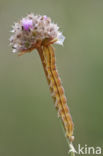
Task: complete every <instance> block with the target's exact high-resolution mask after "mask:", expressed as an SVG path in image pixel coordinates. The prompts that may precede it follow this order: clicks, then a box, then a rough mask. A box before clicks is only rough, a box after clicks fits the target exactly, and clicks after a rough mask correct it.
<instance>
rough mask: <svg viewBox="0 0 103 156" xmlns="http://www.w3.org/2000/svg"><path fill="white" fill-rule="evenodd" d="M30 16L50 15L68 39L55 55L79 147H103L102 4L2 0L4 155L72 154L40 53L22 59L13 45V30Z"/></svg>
mask: <svg viewBox="0 0 103 156" xmlns="http://www.w3.org/2000/svg"><path fill="white" fill-rule="evenodd" d="M31 12H34V13H36V14H43V15H48V16H50V17H51V18H52V19H53V21H54V22H55V23H57V24H58V25H59V26H60V28H61V31H62V32H63V34H64V35H65V36H66V40H65V42H64V46H63V47H62V46H55V48H56V52H55V53H56V60H57V68H58V71H59V73H60V76H61V79H62V82H63V86H64V88H65V93H66V96H67V99H68V105H69V108H70V111H71V114H72V118H73V121H74V124H75V130H74V135H75V141H74V145H75V147H76V148H77V146H78V144H81V146H84V145H87V146H88V147H90V146H94V147H96V146H100V147H102V145H103V121H102V120H103V82H102V81H103V0H98V1H97V0H85V1H83V0H28V1H27V0H8V1H7V0H0V28H1V29H0V37H1V38H0V155H1V156H34V155H37V156H48V155H49V156H57V155H58V156H67V155H68V154H67V151H68V145H67V142H66V140H65V137H64V134H63V132H62V129H61V125H60V123H59V122H58V118H57V114H56V111H55V108H54V103H53V100H52V98H51V96H50V93H49V89H48V85H47V81H46V78H45V75H44V71H43V68H42V65H41V62H40V58H39V56H38V53H37V52H36V51H33V52H32V53H30V54H25V55H23V56H21V57H18V56H17V55H16V54H13V53H12V49H11V47H10V46H9V41H8V40H9V37H10V35H11V34H10V30H11V25H12V24H13V23H14V22H15V21H18V20H19V19H20V18H21V17H23V16H26V15H27V14H28V13H31ZM102 152H103V151H102Z"/></svg>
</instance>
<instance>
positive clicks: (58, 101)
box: [38, 45, 74, 142]
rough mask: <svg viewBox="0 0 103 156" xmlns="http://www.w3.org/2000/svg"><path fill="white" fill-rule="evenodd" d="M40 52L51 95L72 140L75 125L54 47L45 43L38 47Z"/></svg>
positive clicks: (68, 136) (66, 132) (67, 134)
mask: <svg viewBox="0 0 103 156" xmlns="http://www.w3.org/2000/svg"><path fill="white" fill-rule="evenodd" d="M38 53H39V55H40V58H41V61H42V65H43V68H44V72H45V75H46V78H47V81H48V85H49V88H50V91H51V96H52V98H53V99H54V102H55V107H56V110H57V112H58V117H59V118H60V119H61V121H62V123H63V127H64V129H65V134H66V137H67V138H68V139H69V140H70V141H71V142H72V141H73V139H74V137H73V129H74V125H73V121H72V117H71V115H70V111H69V108H68V105H67V99H66V96H65V93H64V88H63V86H62V83H61V79H60V77H59V74H58V71H57V69H56V59H55V53H54V48H53V47H52V46H51V45H47V46H46V45H45V46H42V47H40V48H38Z"/></svg>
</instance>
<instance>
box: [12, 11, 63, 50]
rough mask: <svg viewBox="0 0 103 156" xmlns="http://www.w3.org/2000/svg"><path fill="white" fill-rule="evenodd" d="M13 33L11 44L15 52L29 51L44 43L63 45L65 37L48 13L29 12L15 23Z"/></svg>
mask: <svg viewBox="0 0 103 156" xmlns="http://www.w3.org/2000/svg"><path fill="white" fill-rule="evenodd" d="M11 32H12V33H13V34H12V36H11V37H10V44H11V45H12V48H13V52H22V51H29V50H31V49H34V48H37V47H38V42H39V43H40V44H39V46H41V45H43V44H44V43H49V44H53V43H56V44H60V45H62V44H63V42H64V39H65V37H64V36H63V35H62V33H61V32H60V31H59V27H58V26H57V24H54V23H53V22H51V19H50V18H49V17H47V16H46V15H44V16H41V15H34V14H29V15H27V16H26V17H25V18H22V19H21V20H20V21H19V22H17V23H15V24H14V25H13V30H12V31H11Z"/></svg>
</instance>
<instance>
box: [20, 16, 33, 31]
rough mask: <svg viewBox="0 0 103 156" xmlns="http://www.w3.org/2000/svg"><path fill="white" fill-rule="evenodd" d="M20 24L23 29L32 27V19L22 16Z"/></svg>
mask: <svg viewBox="0 0 103 156" xmlns="http://www.w3.org/2000/svg"><path fill="white" fill-rule="evenodd" d="M22 26H23V28H24V30H29V28H32V26H33V21H32V20H30V19H24V18H23V20H22Z"/></svg>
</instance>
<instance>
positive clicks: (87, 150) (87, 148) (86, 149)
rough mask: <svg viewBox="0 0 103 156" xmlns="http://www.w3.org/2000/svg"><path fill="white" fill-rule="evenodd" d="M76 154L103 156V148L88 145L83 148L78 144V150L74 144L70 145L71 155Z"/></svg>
mask: <svg viewBox="0 0 103 156" xmlns="http://www.w3.org/2000/svg"><path fill="white" fill-rule="evenodd" d="M72 152H73V153H75V154H80V155H84V154H88V155H91V154H97V155H100V154H102V148H101V147H99V146H97V147H93V146H87V145H86V144H85V145H84V146H81V145H80V144H78V147H77V149H75V148H74V146H73V145H72V144H70V150H69V153H72Z"/></svg>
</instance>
